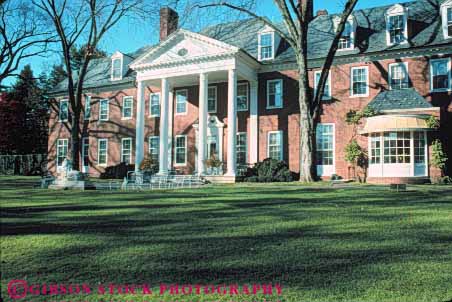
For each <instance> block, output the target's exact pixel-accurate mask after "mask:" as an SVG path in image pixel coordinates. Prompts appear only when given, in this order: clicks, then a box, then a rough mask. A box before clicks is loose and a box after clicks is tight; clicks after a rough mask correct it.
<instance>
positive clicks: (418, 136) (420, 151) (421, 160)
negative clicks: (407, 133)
mask: <svg viewBox="0 0 452 302" xmlns="http://www.w3.org/2000/svg"><path fill="white" fill-rule="evenodd" d="M413 145H414V163H415V164H425V146H426V141H425V134H424V132H413Z"/></svg>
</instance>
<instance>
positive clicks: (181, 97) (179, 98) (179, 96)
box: [176, 90, 188, 114]
mask: <svg viewBox="0 0 452 302" xmlns="http://www.w3.org/2000/svg"><path fill="white" fill-rule="evenodd" d="M187 95H188V91H187V90H178V91H176V114H186V113H187Z"/></svg>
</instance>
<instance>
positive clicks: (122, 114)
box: [121, 95, 133, 120]
mask: <svg viewBox="0 0 452 302" xmlns="http://www.w3.org/2000/svg"><path fill="white" fill-rule="evenodd" d="M126 99H132V106H131V107H130V112H131V114H132V116H130V117H125V116H124V108H125V107H124V102H125V100H126ZM132 118H133V96H128V95H127V96H123V97H122V108H121V120H131V119H132Z"/></svg>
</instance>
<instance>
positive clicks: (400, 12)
mask: <svg viewBox="0 0 452 302" xmlns="http://www.w3.org/2000/svg"><path fill="white" fill-rule="evenodd" d="M395 16H403V25H404V28H403V35H404V37H405V40H403V41H402V42H400V43H391V35H390V33H389V17H395ZM385 19H386V44H387V45H388V46H393V45H399V44H406V43H408V39H409V37H408V13H407V10H406V8H405V7H403V6H402V5H400V4H395V5H394V6H392V7H391V8H389V9H388V10H387V11H386V14H385Z"/></svg>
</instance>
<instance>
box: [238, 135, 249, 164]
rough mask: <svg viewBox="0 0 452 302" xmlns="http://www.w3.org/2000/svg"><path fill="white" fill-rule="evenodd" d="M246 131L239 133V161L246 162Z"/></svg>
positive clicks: (239, 162)
mask: <svg viewBox="0 0 452 302" xmlns="http://www.w3.org/2000/svg"><path fill="white" fill-rule="evenodd" d="M246 162H247V156H246V133H239V134H237V163H238V164H242V165H244V164H246Z"/></svg>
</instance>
